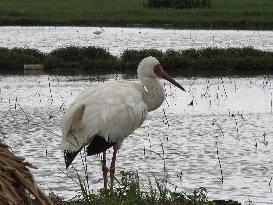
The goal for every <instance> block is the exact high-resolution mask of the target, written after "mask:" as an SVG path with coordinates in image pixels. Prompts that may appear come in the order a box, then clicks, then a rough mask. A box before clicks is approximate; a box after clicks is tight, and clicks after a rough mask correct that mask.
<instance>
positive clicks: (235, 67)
mask: <svg viewBox="0 0 273 205" xmlns="http://www.w3.org/2000/svg"><path fill="white" fill-rule="evenodd" d="M150 55H151V56H154V57H156V58H157V59H158V60H159V61H160V62H161V64H162V65H163V66H164V67H165V69H166V70H167V71H168V72H169V73H170V74H172V75H176V76H179V75H181V76H187V77H191V76H200V77H213V76H253V75H272V74H273V52H269V51H261V50H256V49H253V48H249V47H246V48H225V49H222V48H203V49H188V50H181V51H174V50H167V51H166V52H162V51H159V50H155V49H148V50H139V51H137V50H126V51H124V52H123V53H122V55H121V56H120V57H116V56H113V55H111V54H110V53H109V52H107V51H106V50H104V49H103V48H96V47H66V48H60V49H57V50H54V51H52V52H50V53H42V52H40V51H38V50H35V49H22V48H13V49H8V48H0V72H1V73H2V74H20V73H23V65H24V64H44V65H45V69H46V72H47V73H54V74H63V73H64V72H66V73H67V71H68V70H70V71H73V72H74V73H78V74H108V73H126V74H135V73H136V69H137V66H138V64H139V62H140V60H141V59H143V58H144V57H147V56H150Z"/></svg>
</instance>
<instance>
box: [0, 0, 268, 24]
mask: <svg viewBox="0 0 273 205" xmlns="http://www.w3.org/2000/svg"><path fill="white" fill-rule="evenodd" d="M146 1H147V0H112V1H89V0H50V1H39V2H37V0H24V1H22V0H1V1H0V25H83V26H90V25H92V26H155V27H167V26H168V27H179V28H209V29H211V28H213V29H216V28H218V29H223V28H224V29H273V12H272V8H273V1H272V0H262V1H261V0H229V1H226V0H211V1H210V7H209V8H188V9H176V8H159V9H158V8H152V9H151V8H145V7H144V6H143V3H145V2H146ZM164 1H167V0H164ZM169 1H170V0H169ZM172 1H175V0H172ZM193 1H194V2H197V0H180V2H193ZM160 2H163V0H161V1H160ZM198 2H204V0H198ZM189 5H190V4H187V6H186V7H189ZM180 6H183V4H181V5H180Z"/></svg>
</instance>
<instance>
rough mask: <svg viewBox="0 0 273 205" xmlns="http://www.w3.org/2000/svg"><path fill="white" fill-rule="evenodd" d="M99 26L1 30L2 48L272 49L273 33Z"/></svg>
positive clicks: (44, 49) (121, 50)
mask: <svg viewBox="0 0 273 205" xmlns="http://www.w3.org/2000/svg"><path fill="white" fill-rule="evenodd" d="M103 29H104V32H103V33H102V34H100V35H95V34H94V33H93V32H95V31H97V30H100V28H97V27H52V26H51V27H20V26H3V27H0V45H1V47H8V48H13V47H23V48H35V49H39V50H41V51H44V52H49V51H51V50H53V49H56V48H60V47H66V46H99V47H103V48H106V49H107V50H109V51H110V52H111V53H112V54H114V55H117V56H119V55H120V54H121V53H122V52H123V51H124V50H125V49H147V48H156V49H159V50H163V51H165V50H167V49H175V50H181V49H188V48H204V47H222V48H227V47H245V46H252V47H254V48H256V49H261V50H272V42H273V31H242V30H178V29H154V28H111V27H105V28H103Z"/></svg>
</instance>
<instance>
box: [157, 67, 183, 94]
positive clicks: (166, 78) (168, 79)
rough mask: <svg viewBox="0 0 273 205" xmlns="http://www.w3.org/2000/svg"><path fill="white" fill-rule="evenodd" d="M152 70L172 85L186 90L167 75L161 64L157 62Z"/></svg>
mask: <svg viewBox="0 0 273 205" xmlns="http://www.w3.org/2000/svg"><path fill="white" fill-rule="evenodd" d="M154 72H155V74H156V75H158V76H160V77H162V78H164V79H165V80H167V81H169V82H170V83H172V84H173V85H175V86H176V87H178V88H179V89H181V90H183V91H185V92H186V90H185V89H184V88H183V87H182V85H180V84H179V83H178V82H176V81H175V80H174V79H173V78H172V77H171V76H169V74H168V73H166V72H165V71H164V69H163V67H162V65H160V64H157V65H156V66H155V67H154Z"/></svg>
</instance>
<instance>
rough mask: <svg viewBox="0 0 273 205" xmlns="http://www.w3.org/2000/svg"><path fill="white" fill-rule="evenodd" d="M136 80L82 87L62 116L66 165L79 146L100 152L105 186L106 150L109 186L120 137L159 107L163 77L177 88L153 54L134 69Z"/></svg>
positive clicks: (76, 152)
mask: <svg viewBox="0 0 273 205" xmlns="http://www.w3.org/2000/svg"><path fill="white" fill-rule="evenodd" d="M137 73H138V78H139V80H140V83H135V82H126V83H118V82H115V83H104V84H101V85H99V86H97V87H90V88H87V89H86V90H84V91H83V92H82V93H81V94H80V95H79V96H78V97H77V98H76V99H75V101H74V103H73V104H72V105H71V106H70V108H69V109H68V110H67V111H66V114H65V115H64V117H63V123H62V133H63V140H62V142H61V148H62V149H63V150H64V159H65V163H66V168H68V167H69V166H70V164H71V163H72V161H73V160H74V158H75V157H76V156H77V154H78V153H79V152H80V151H81V149H82V148H83V147H85V146H86V147H87V148H86V152H87V155H95V154H99V153H101V152H102V153H103V160H102V171H103V179H104V188H107V172H108V171H109V170H108V168H107V167H106V150H107V149H109V148H110V147H113V149H114V152H113V157H112V162H111V166H110V179H111V187H112V186H113V180H114V177H113V176H114V173H115V161H116V154H117V151H118V150H119V149H120V147H121V144H122V142H123V140H124V139H125V138H126V137H128V136H129V135H130V134H131V133H132V132H134V130H136V129H137V128H138V127H140V126H141V125H142V123H143V122H144V120H145V119H146V118H147V115H148V112H150V111H153V110H156V109H157V108H159V107H160V105H161V104H162V103H163V101H164V99H165V91H164V87H163V86H162V84H161V83H160V81H159V80H158V79H159V78H163V79H165V80H167V81H169V82H171V83H172V84H173V85H175V86H177V87H178V88H180V89H181V90H183V91H185V89H184V88H183V87H182V86H181V85H180V84H179V83H177V82H176V81H175V80H174V79H173V78H172V77H170V76H169V75H168V74H167V73H166V72H165V71H164V69H163V67H162V65H160V63H159V61H158V60H157V59H156V58H154V57H151V56H150V57H147V58H144V59H143V60H142V61H141V62H140V64H139V65H138V69H137Z"/></svg>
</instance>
